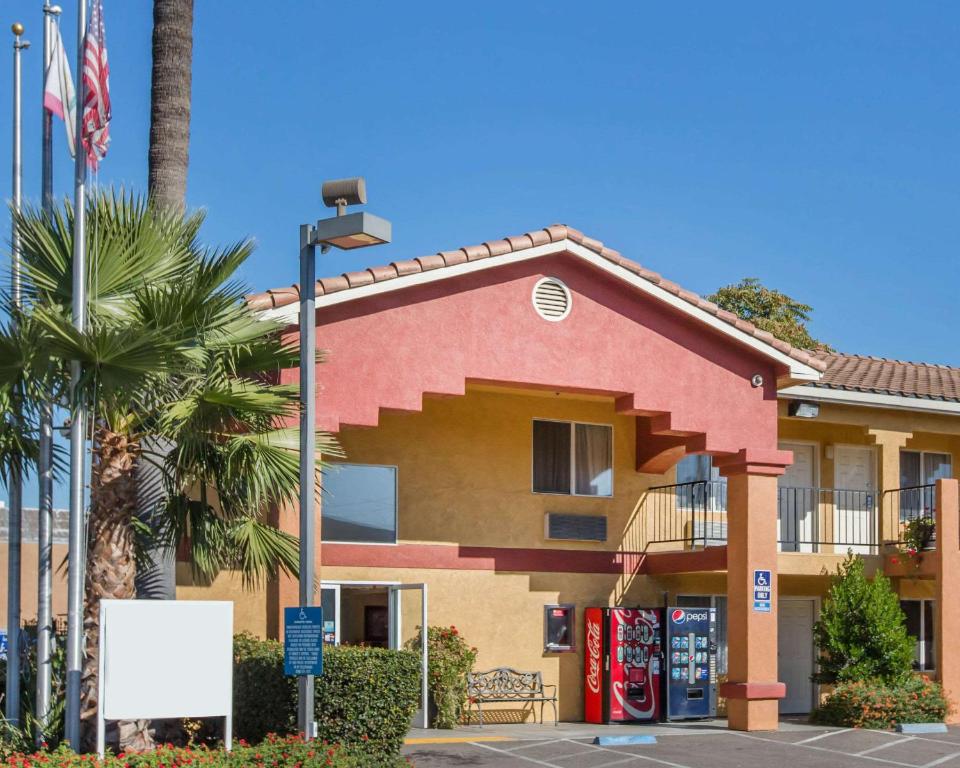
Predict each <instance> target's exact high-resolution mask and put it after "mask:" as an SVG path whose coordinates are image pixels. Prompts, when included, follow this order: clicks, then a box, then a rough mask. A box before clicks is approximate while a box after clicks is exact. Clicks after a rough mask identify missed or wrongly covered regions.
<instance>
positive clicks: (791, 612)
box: [777, 597, 816, 715]
mask: <svg viewBox="0 0 960 768" xmlns="http://www.w3.org/2000/svg"><path fill="white" fill-rule="evenodd" d="M815 614H816V600H813V599H811V598H792V597H781V598H780V600H779V602H778V608H777V666H778V672H779V678H780V680H781V681H782V682H783V683H785V684H786V686H787V695H786V698H783V699H780V714H781V715H797V714H805V713H807V712H809V711H810V710H811V709H813V686H814V684H813V682H812V681H811V680H810V677H811V676H812V675H813V653H814V651H813V621H814V616H815Z"/></svg>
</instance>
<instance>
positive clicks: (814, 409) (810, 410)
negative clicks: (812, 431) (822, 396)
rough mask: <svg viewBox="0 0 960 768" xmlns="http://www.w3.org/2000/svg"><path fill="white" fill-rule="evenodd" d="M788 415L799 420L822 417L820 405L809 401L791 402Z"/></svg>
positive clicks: (788, 406)
mask: <svg viewBox="0 0 960 768" xmlns="http://www.w3.org/2000/svg"><path fill="white" fill-rule="evenodd" d="M787 415H788V416H796V417H797V418H798V419H815V418H817V416H819V415H820V405H819V404H818V403H811V402H810V401H809V400H791V401H790V403H789V404H788V405H787Z"/></svg>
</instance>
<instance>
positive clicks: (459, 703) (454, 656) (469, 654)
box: [407, 626, 477, 728]
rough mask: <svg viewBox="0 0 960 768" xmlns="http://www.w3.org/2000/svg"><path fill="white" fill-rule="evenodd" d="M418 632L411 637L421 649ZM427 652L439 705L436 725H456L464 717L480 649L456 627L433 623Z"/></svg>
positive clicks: (409, 643)
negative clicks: (436, 625) (468, 682)
mask: <svg viewBox="0 0 960 768" xmlns="http://www.w3.org/2000/svg"><path fill="white" fill-rule="evenodd" d="M420 642H421V638H420V635H417V636H416V637H414V638H411V639H410V640H409V641H407V647H408V648H410V649H411V650H419V649H420ZM427 653H428V655H429V660H428V666H429V669H428V672H427V676H428V679H429V685H430V696H431V697H432V698H433V704H434V706H435V707H436V716H435V718H434V727H435V728H454V727H456V725H457V723H459V722H460V720H461V719H462V718H463V714H464V712H465V711H466V706H467V675H468V674H470V672H471V671H472V670H473V664H474V662H475V661H476V660H477V649H476V648H474V647H473V646H471V645H470V644H469V643H468V642H467V641H466V640H464V639H463V636H462V635H461V634H460V630H458V629H457V628H456V627H452V626H451V627H429V628H428V629H427Z"/></svg>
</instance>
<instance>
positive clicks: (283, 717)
mask: <svg viewBox="0 0 960 768" xmlns="http://www.w3.org/2000/svg"><path fill="white" fill-rule="evenodd" d="M296 728H297V679H296V678H295V677H287V676H285V675H284V674H283V643H280V642H278V641H276V640H260V639H259V638H256V637H254V636H253V635H250V634H247V633H246V632H243V633H241V634H239V635H235V636H234V638H233V730H234V733H236V734H237V736H238V737H239V738H242V739H246V740H247V741H250V742H258V741H262V740H263V739H264V738H265V737H266V735H267V734H268V733H281V734H286V733H293V732H294V731H295V730H296Z"/></svg>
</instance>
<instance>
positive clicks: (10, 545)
mask: <svg viewBox="0 0 960 768" xmlns="http://www.w3.org/2000/svg"><path fill="white" fill-rule="evenodd" d="M10 29H11V31H12V32H13V169H12V170H13V212H14V216H13V224H12V231H11V237H10V243H11V246H12V247H11V252H12V254H13V285H12V288H13V290H12V293H13V307H14V309H13V311H14V317H13V322H14V323H16V322H17V316H18V315H19V313H20V307H21V294H20V233H19V232H18V226H17V214H19V213H20V194H21V181H22V178H23V171H22V168H21V162H20V161H21V145H20V124H21V114H20V102H21V99H20V80H21V77H20V53H21V51H23V50H24V49H26V48H29V47H30V43H28V42H27V41H26V40H23V39H22V37H21V36H22V35H23V24H20V23H19V22H17V23H15V24H13V25H12V26H11V27H10ZM15 407H17V408H18V407H19V406H16V405H15ZM20 458H21V457H16V459H17V460H16V461H15V462H14V466H12V467H11V469H10V478H9V486H8V489H9V492H10V512H9V515H8V518H7V689H6V699H5V709H6V716H7V721H8V722H10V723H11V724H13V725H14V726H19V725H20V587H21V581H20V579H21V573H20V563H21V547H22V536H23V529H22V523H23V476H22V474H21V470H22V462H21V461H20Z"/></svg>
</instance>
